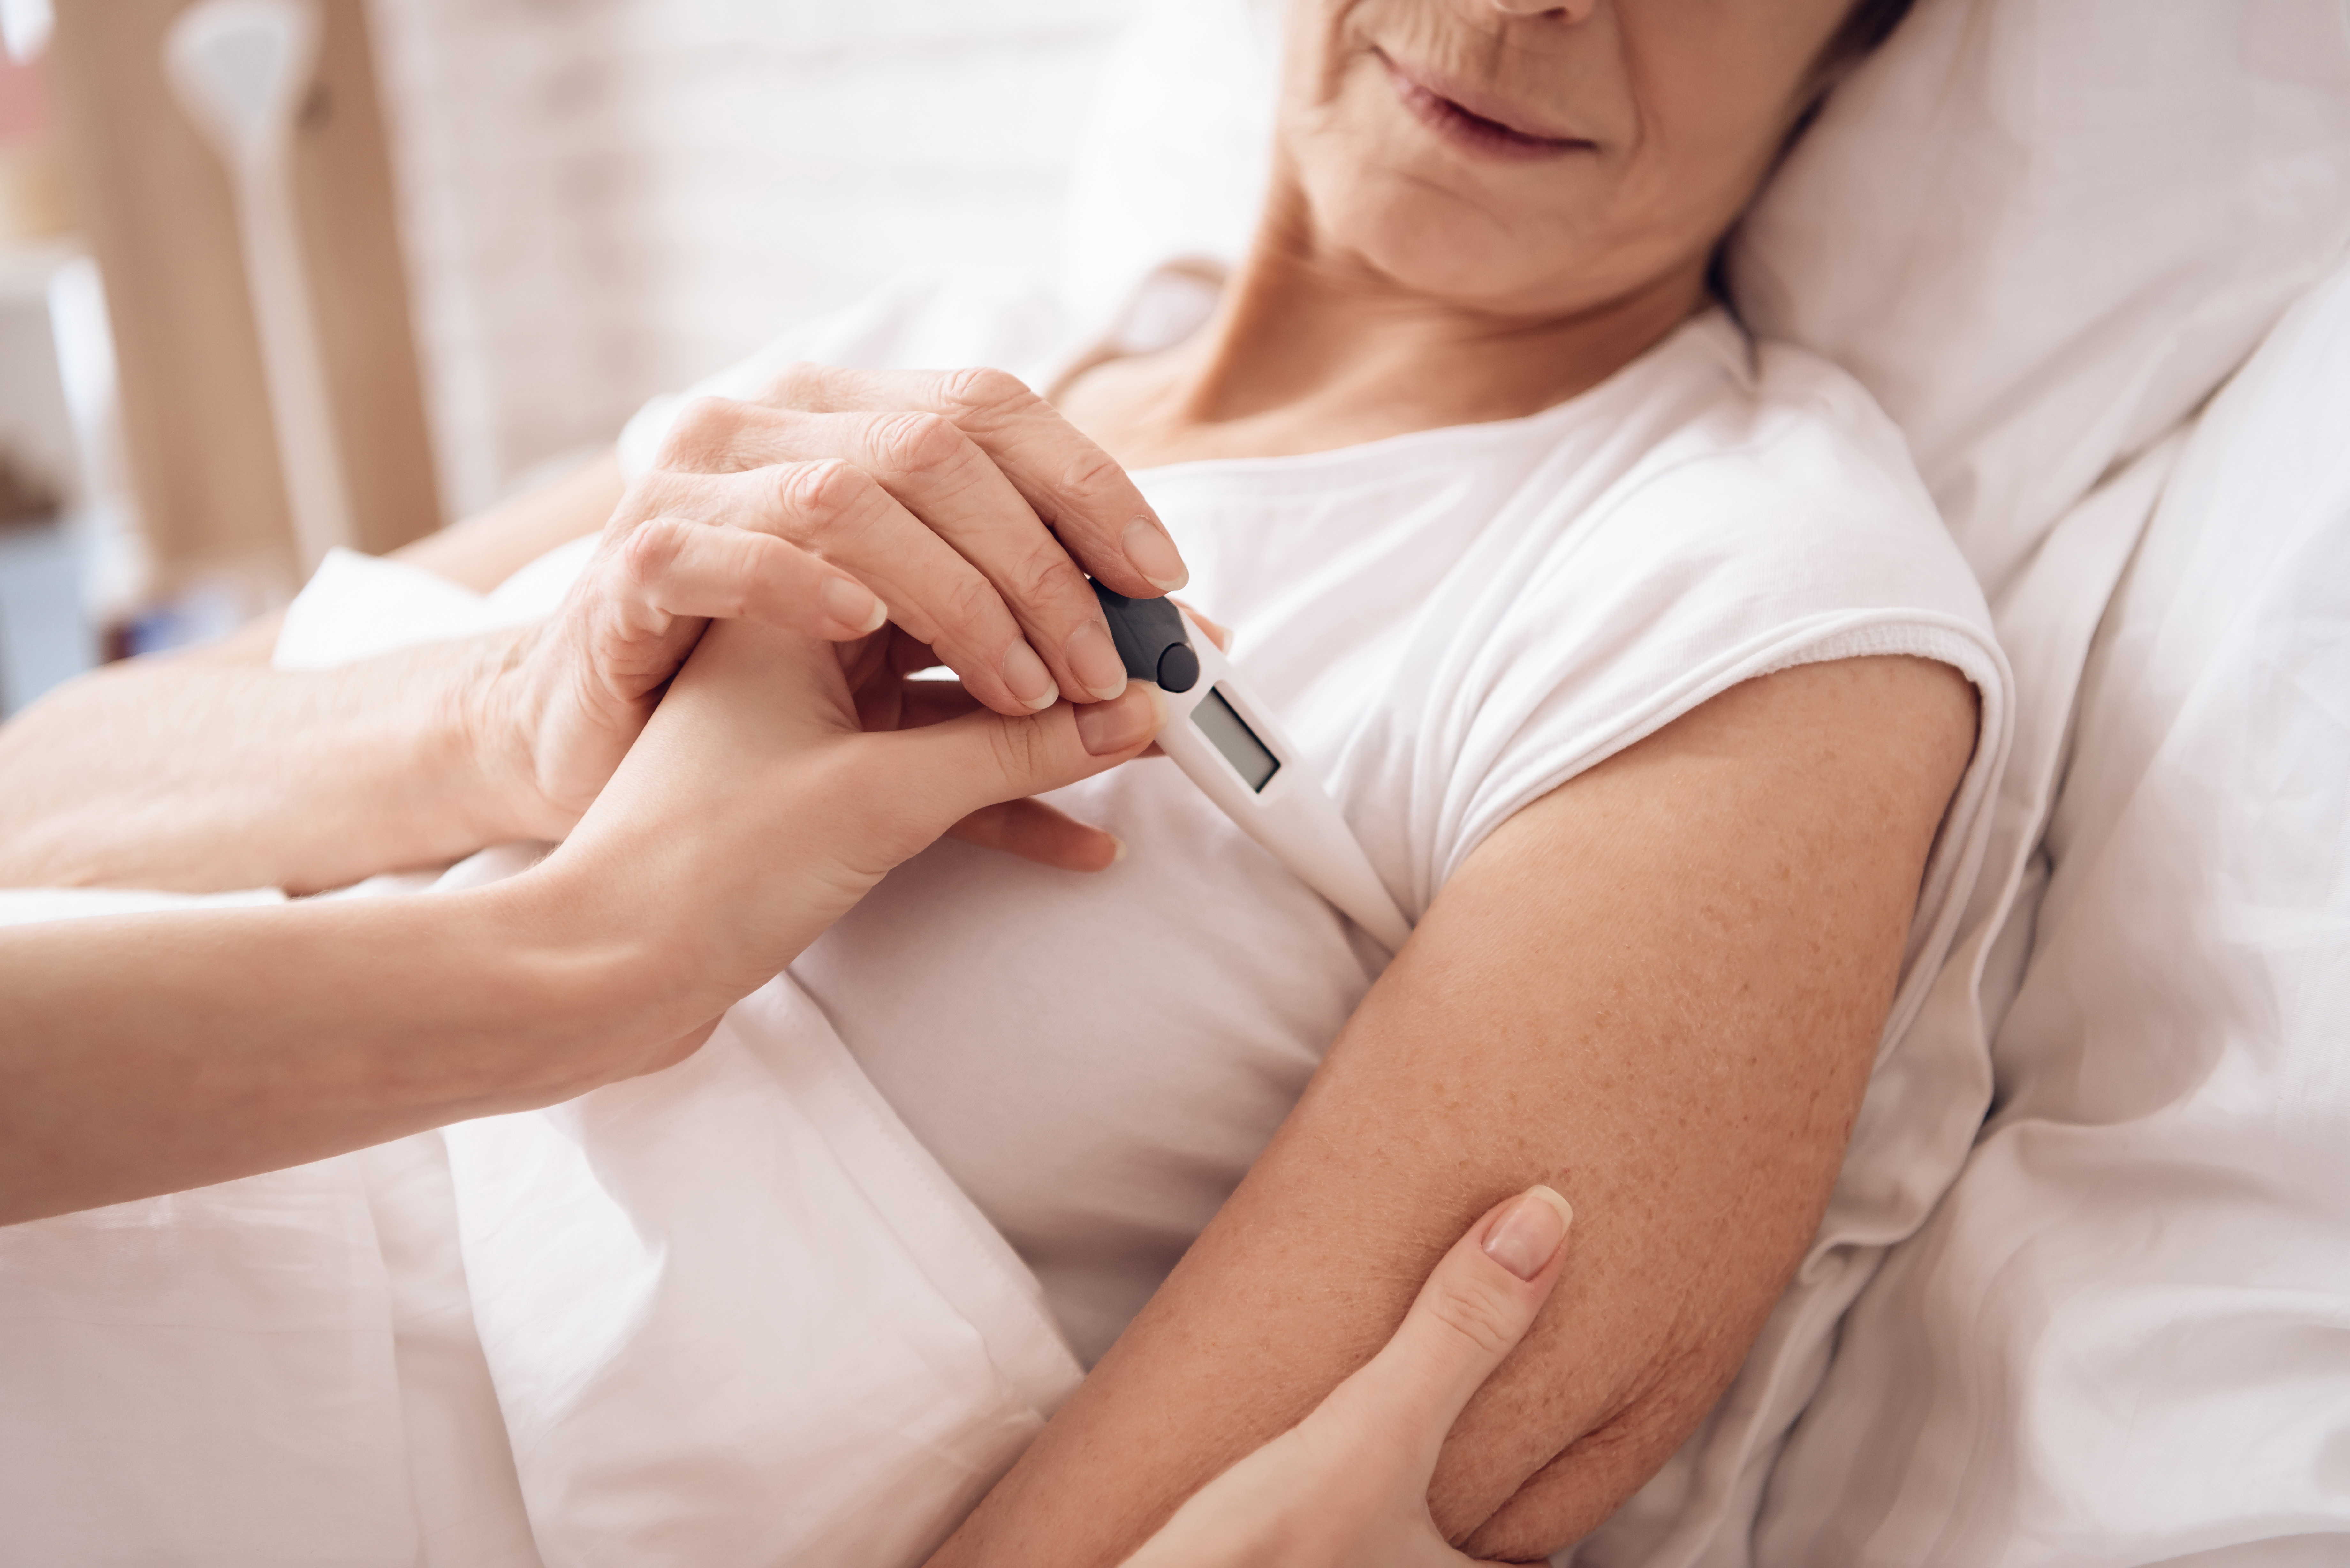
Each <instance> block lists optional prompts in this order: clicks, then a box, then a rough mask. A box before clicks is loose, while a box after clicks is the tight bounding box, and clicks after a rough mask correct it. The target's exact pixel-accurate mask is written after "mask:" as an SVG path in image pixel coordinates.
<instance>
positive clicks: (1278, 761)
mask: <svg viewBox="0 0 2350 1568" xmlns="http://www.w3.org/2000/svg"><path fill="white" fill-rule="evenodd" d="M1094 597H1096V598H1098V599H1099V600H1101V607H1102V614H1103V615H1104V616H1106V617H1107V618H1108V620H1109V633H1110V638H1111V639H1112V640H1113V641H1115V642H1116V643H1117V644H1118V657H1119V658H1120V659H1123V660H1125V662H1126V673H1127V675H1128V677H1129V678H1130V679H1132V680H1149V681H1155V682H1156V683H1157V684H1158V687H1159V691H1163V692H1165V693H1166V696H1167V727H1166V728H1165V729H1163V730H1161V731H1160V732H1159V750H1161V751H1163V752H1165V753H1167V754H1168V755H1169V756H1170V757H1172V758H1174V759H1175V765H1176V766H1177V767H1180V768H1181V769H1182V770H1183V771H1184V773H1186V774H1189V775H1190V776H1191V782H1192V783H1193V784H1198V785H1199V786H1200V788H1201V790H1202V791H1203V792H1205V793H1206V794H1207V797H1208V798H1209V799H1210V800H1211V801H1214V802H1215V803H1216V805H1218V806H1219V807H1220V808H1222V811H1223V814H1224V815H1226V816H1229V817H1231V818H1232V821H1233V822H1235V823H1236V824H1238V825H1239V826H1240V829H1241V831H1242V832H1243V833H1245V834H1247V835H1248V836H1250V837H1251V838H1253V839H1255V840H1256V841H1257V842H1258V843H1259V844H1261V845H1263V846H1264V847H1265V848H1266V849H1267V850H1269V851H1270V852H1271V853H1272V855H1273V857H1274V859H1276V860H1278V861H1280V862H1281V863H1282V864H1283V865H1284V866H1286V867H1289V869H1290V870H1291V871H1293V872H1295V874H1296V876H1297V878H1298V880H1300V881H1302V882H1304V883H1305V885H1306V886H1307V887H1309V888H1313V889H1314V890H1315V892H1316V893H1319V894H1321V895H1322V897H1324V898H1327V899H1329V900H1330V902H1331V903H1333V904H1335V905H1336V906H1337V909H1338V911H1339V912H1340V913H1341V914H1344V915H1346V916H1347V917H1348V918H1349V919H1352V920H1353V921H1354V922H1355V923H1356V924H1357V925H1358V926H1360V927H1362V928H1363V929H1365V930H1366V931H1368V932H1369V933H1370V934H1371V936H1372V937H1373V938H1374V939H1375V940H1378V943H1379V944H1380V945H1381V946H1383V947H1385V948H1386V949H1387V950H1388V951H1389V952H1393V951H1395V950H1398V949H1399V948H1401V947H1402V946H1403V944H1404V939H1405V938H1407V937H1409V936H1410V935H1411V922H1410V921H1409V920H1407V919H1404V918H1403V911H1402V910H1401V909H1398V908H1396V902H1395V900H1394V899H1393V898H1389V897H1388V890H1387V885H1386V884H1385V883H1383V882H1381V881H1380V880H1379V877H1378V872H1376V871H1374V870H1372V869H1371V857H1369V856H1367V855H1366V854H1364V853H1363V846H1362V845H1361V844H1359V843H1357V841H1356V838H1355V835H1354V830H1353V829H1351V828H1349V827H1348V826H1347V819H1346V818H1345V817H1344V816H1342V815H1339V812H1338V803H1337V802H1336V801H1335V800H1333V799H1331V798H1330V794H1329V792H1328V791H1326V790H1325V789H1324V788H1323V787H1322V781H1321V780H1320V779H1318V778H1316V777H1315V775H1314V772H1313V770H1312V768H1310V767H1309V766H1307V764H1306V762H1305V753H1302V752H1300V751H1299V750H1298V749H1297V747H1296V746H1295V744H1294V743H1293V742H1291V741H1290V739H1289V737H1288V736H1286V735H1284V734H1283V733H1282V732H1281V726H1280V725H1279V724H1278V723H1276V722H1274V717H1273V712H1272V711H1271V710H1270V709H1268V708H1267V707H1266V706H1265V705H1264V704H1263V703H1262V702H1259V701H1256V700H1255V699H1254V698H1253V697H1252V696H1250V695H1249V693H1248V691H1247V690H1246V689H1245V688H1244V687H1243V685H1242V684H1241V682H1240V680H1239V678H1238V677H1237V676H1236V675H1234V674H1233V672H1232V664H1231V662H1230V661H1229V660H1227V659H1225V658H1224V654H1223V650H1222V649H1220V648H1218V647H1217V646H1216V645H1215V642H1214V641H1213V640H1212V639H1210V638H1209V637H1208V636H1207V635H1206V634H1205V633H1203V632H1201V630H1200V628H1198V627H1197V626H1196V625H1194V624H1193V623H1192V620H1191V617H1190V616H1187V615H1185V614H1184V613H1183V611H1182V609H1181V608H1180V607H1179V606H1177V605H1176V604H1174V603H1173V602H1172V601H1170V600H1168V599H1130V598H1128V597H1125V596H1124V595H1122V594H1114V593H1112V592H1110V591H1109V590H1108V589H1107V588H1106V587H1102V586H1101V585H1100V584H1099V583H1096V584H1095V585H1094Z"/></svg>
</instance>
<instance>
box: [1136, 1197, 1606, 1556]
mask: <svg viewBox="0 0 2350 1568" xmlns="http://www.w3.org/2000/svg"><path fill="white" fill-rule="evenodd" d="M1573 1219H1574V1213H1573V1210H1570V1209H1569V1208H1568V1207H1567V1202H1566V1199H1564V1198H1561V1197H1560V1196H1559V1195H1558V1194H1557V1193H1555V1192H1554V1191H1552V1190H1551V1189H1549V1188H1547V1187H1535V1188H1530V1189H1527V1190H1526V1191H1524V1192H1522V1193H1520V1194H1519V1195H1518V1196H1516V1197H1515V1198H1512V1199H1506V1200H1504V1201H1503V1202H1502V1203H1500V1204H1497V1205H1495V1206H1494V1207H1493V1208H1492V1210H1488V1211H1487V1212H1486V1213H1485V1215H1484V1216H1483V1218H1482V1219H1480V1220H1478V1221H1477V1223H1476V1224H1474V1225H1472V1226H1471V1227H1470V1229H1469V1233H1468V1234H1467V1235H1466V1236H1463V1237H1462V1238H1461V1241H1459V1242H1458V1243H1457V1244H1456V1245H1455V1246H1454V1247H1453V1249H1452V1250H1451V1251H1450V1252H1448V1253H1446V1254H1445V1255H1444V1258H1443V1261H1442V1262H1439V1263H1438V1264H1437V1265H1436V1270H1435V1272H1433V1273H1431V1274H1430V1276H1429V1279H1428V1283H1427V1284H1426V1285H1424V1286H1423V1287H1421V1289H1420V1293H1419V1299H1418V1300H1416V1301H1414V1302H1413V1303H1412V1306H1411V1311H1410V1313H1409V1314H1408V1315H1406V1317H1405V1318H1404V1320H1403V1326H1402V1327H1400V1328H1399V1329H1397V1330H1396V1332H1395V1337H1394V1338H1393V1339H1390V1340H1389V1341H1388V1344H1387V1345H1386V1347H1385V1348H1384V1349H1382V1350H1381V1351H1380V1352H1379V1353H1378V1355H1375V1356H1373V1357H1372V1358H1371V1359H1370V1360H1369V1361H1368V1362H1367V1364H1365V1366H1363V1368H1362V1369H1361V1370H1360V1371H1358V1372H1357V1373H1356V1374H1355V1375H1354V1376H1351V1377H1349V1378H1347V1380H1346V1381H1345V1382H1344V1383H1341V1384H1339V1385H1338V1386H1337V1387H1336V1388H1334V1389H1332V1390H1331V1391H1330V1396H1329V1397H1328V1398H1326V1399H1325V1400H1323V1401H1322V1403H1321V1404H1320V1405H1319V1406H1318V1407H1315V1411H1314V1413H1313V1414H1312V1415H1310V1416H1308V1417H1305V1420H1303V1421H1300V1422H1299V1423H1298V1424H1297V1425H1296V1426H1295V1427H1293V1428H1290V1429H1289V1430H1288V1431H1286V1432H1284V1433H1283V1434H1282V1435H1281V1436H1280V1437H1278V1438H1274V1440H1273V1441H1272V1442H1270V1443H1267V1444H1266V1445H1265V1446H1264V1447H1263V1448H1262V1449H1258V1450H1257V1451H1256V1452H1255V1453H1253V1454H1251V1455H1250V1456H1249V1457H1248V1458H1247V1459H1243V1460H1242V1461H1241V1462H1240V1463H1238V1464H1236V1465H1234V1466H1233V1467H1232V1469H1228V1470H1226V1471H1225V1472H1224V1473H1223V1474H1222V1475H1220V1476H1218V1477H1217V1478H1216V1479H1215V1480H1212V1481H1210V1482H1209V1483H1208V1484H1207V1485H1206V1486H1204V1487H1202V1488H1201V1490H1199V1491H1198V1492H1197V1493H1195V1494H1193V1496H1192V1497H1191V1501H1188V1502H1186V1503H1184V1505H1183V1506H1182V1507H1181V1508H1180V1509H1179V1510H1177V1511H1176V1513H1175V1517H1174V1518H1172V1519H1170V1520H1169V1521H1167V1524H1166V1527H1165V1528H1164V1529H1162V1530H1160V1531H1159V1533H1158V1534H1157V1535H1155V1536H1153V1537H1151V1539H1150V1540H1149V1542H1145V1543H1144V1545H1143V1547H1142V1549H1141V1550H1140V1551H1139V1552H1136V1553H1135V1554H1134V1555H1133V1556H1132V1557H1129V1558H1128V1559H1127V1562H1126V1568H1241V1565H1243V1564H1259V1563H1262V1564H1264V1565H1266V1568H1274V1565H1278V1568H1321V1565H1324V1564H1327V1565H1328V1568H1342V1565H1343V1568H1442V1565H1447V1564H1450V1565H1452V1568H1460V1565H1462V1564H1467V1563H1471V1559H1470V1558H1468V1557H1465V1556H1463V1555H1462V1554H1461V1553H1460V1552H1456V1551H1454V1550H1453V1549H1452V1547H1451V1545H1449V1544H1447V1542H1445V1540H1444V1538H1443V1537H1442V1536H1440V1535H1439V1534H1438V1533H1437V1532H1436V1524H1435V1521H1433V1520H1432V1519H1431V1518H1430V1516H1429V1511H1428V1484H1429V1478H1430V1475H1432V1474H1433V1473H1434V1471H1435V1469H1436V1455H1437V1450H1438V1449H1440V1448H1441V1447H1442V1446H1443V1444H1444V1438H1445V1434H1446V1433H1448V1432H1450V1431H1451V1429H1452V1423H1453V1420H1454V1419H1455V1418H1456V1417H1459V1415H1460V1414H1461V1407H1462V1406H1464V1405H1466V1404H1467V1403H1468V1402H1469V1397H1470V1396H1471V1394H1474V1393H1475V1392H1476V1391H1477V1388H1478V1386H1479V1385H1481V1384H1482V1383H1483V1382H1484V1381H1485V1379H1486V1378H1487V1377H1488V1376H1491V1375H1492V1371H1493V1369H1494V1368H1495V1367H1497V1366H1500V1365H1501V1364H1502V1361H1503V1358H1504V1357H1505V1356H1507V1355H1509V1354H1510V1352H1511V1351H1512V1350H1513V1349H1514V1348H1516V1346H1517V1343H1518V1341H1519V1340H1521V1339H1523V1338H1524V1337H1525V1334H1526V1331H1527V1330H1528V1329H1530V1328H1532V1327H1533V1326H1534V1314H1536V1313H1538V1312H1540V1311H1541V1310H1542V1304H1543V1303H1544V1302H1545V1301H1547V1300H1548V1299H1549V1298H1550V1293H1551V1288H1552V1287H1553V1286H1554V1285H1555V1284H1556V1283H1557V1282H1558V1276H1559V1271H1560V1269H1561V1268H1562V1266H1563V1262H1564V1259H1565V1241H1566V1231H1567V1226H1568V1224H1569V1223H1570V1222H1571V1221H1572V1220H1573Z"/></svg>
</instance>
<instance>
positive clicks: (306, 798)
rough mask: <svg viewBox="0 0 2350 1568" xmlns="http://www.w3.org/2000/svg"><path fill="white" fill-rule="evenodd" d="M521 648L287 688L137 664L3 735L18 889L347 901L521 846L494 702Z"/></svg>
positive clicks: (441, 655)
mask: <svg viewBox="0 0 2350 1568" xmlns="http://www.w3.org/2000/svg"><path fill="white" fill-rule="evenodd" d="M515 647H516V635H515V634H506V635H504V636H499V637H490V638H481V639H470V640H468V641H465V642H461V643H447V644H441V645H437V646H434V647H430V648H423V649H414V650H412V651H410V652H407V653H401V654H395V655H391V656H389V657H386V658H383V659H370V660H368V661H366V662H365V663H362V664H359V665H354V666H352V667H350V668H349V669H347V670H326V671H318V672H315V673H285V672H280V671H277V670H269V669H267V668H255V667H251V666H246V665H242V664H237V663H233V662H228V661H225V660H219V659H205V658H186V659H153V660H146V659H140V660H133V661H131V662H130V663H127V664H120V665H113V666H109V667H108V668H107V669H104V670H98V671H96V672H94V673H92V674H90V675H87V676H84V677H83V678H82V679H80V680H76V681H72V682H70V683H68V685H66V686H63V687H61V688H59V689H58V690H57V691H53V692H51V693H50V694H49V695H48V696H47V697H45V698H43V699H42V700H41V701H38V702H36V703H35V704H34V705H33V706H32V707H31V708H29V709H27V710H26V711H25V712H23V713H21V714H19V715H18V716H17V717H16V718H15V719H14V720H11V721H10V722H8V723H7V724H6V725H5V726H0V887H19V888H22V887H90V886H113V887H141V888H170V889H175V890H184V891H191V892H213V891H220V890H223V889H226V888H257V887H284V888H292V889H294V890H296V891H304V890H310V889H316V888H331V887H337V886H339V885H341V884H344V883H348V882H353V881H357V880H358V879H359V878H360V877H367V876H369V875H372V874H373V873H375V872H378V871H383V870H388V869H391V868H394V867H405V866H421V865H430V864H434V863H438V862H443V861H447V860H451V859H454V858H456V857H459V856H462V855H464V854H467V853H469V852H471V851H472V850H474V849H478V848H480V847H481V846H484V844H489V843H494V842H496V841H497V840H499V839H501V838H506V837H514V836H518V833H517V826H516V818H515V810H514V808H513V806H512V805H511V804H510V803H511V801H512V800H513V798H514V791H513V788H512V781H511V780H510V779H507V778H505V777H504V775H503V774H501V773H500V772H499V771H498V770H497V769H496V768H495V767H494V766H492V765H491V764H490V762H489V760H488V758H487V756H486V749H487V742H486V738H485V732H486V730H487V728H488V722H487V720H486V718H485V716H484V711H483V706H482V702H483V694H484V692H485V691H487V690H488V688H489V685H490V682H491V681H492V679H493V678H494V675H495V673H496V672H497V671H498V670H501V669H503V668H504V667H505V666H506V665H507V664H508V663H509V661H510V660H511V659H512V657H513V655H514V652H515Z"/></svg>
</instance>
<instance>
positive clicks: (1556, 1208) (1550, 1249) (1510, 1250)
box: [1485, 1187, 1575, 1280]
mask: <svg viewBox="0 0 2350 1568" xmlns="http://www.w3.org/2000/svg"><path fill="white" fill-rule="evenodd" d="M1574 1218H1575V1210H1573V1209H1571V1208H1569V1207H1568V1206H1567V1201H1566V1199H1564V1198H1561V1197H1560V1196H1559V1195H1558V1194H1557V1193H1555V1192H1553V1191H1552V1190H1551V1189H1549V1188H1547V1187H1530V1188H1528V1189H1526V1190H1525V1191H1524V1192H1523V1193H1522V1194H1521V1195H1520V1196H1519V1198H1518V1200H1517V1201H1516V1202H1515V1203H1513V1204H1511V1205H1510V1206H1509V1207H1508V1208H1507V1209H1504V1210H1502V1213H1501V1217H1500V1218H1499V1219H1497V1220H1494V1221H1493V1223H1492V1226H1491V1227H1490V1228H1489V1229H1488V1230H1487V1231H1486V1232H1485V1255H1486V1256H1487V1257H1489V1258H1491V1259H1492V1260H1493V1262H1497V1263H1499V1264H1501V1265H1502V1267H1503V1268H1505V1269H1507V1270H1509V1271H1510V1272H1512V1273H1513V1274H1515V1275H1517V1276H1518V1278H1520V1279H1522V1280H1531V1279H1533V1278H1534V1276H1535V1275H1536V1274H1539V1273H1541V1272H1543V1268H1544V1265H1545V1264H1547V1263H1548V1262H1550V1261H1551V1258H1552V1257H1553V1256H1554V1255H1555V1253H1556V1252H1557V1251H1558V1244H1559V1243H1560V1242H1561V1241H1565V1240H1566V1227H1567V1224H1568V1222H1569V1221H1571V1220H1574Z"/></svg>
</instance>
